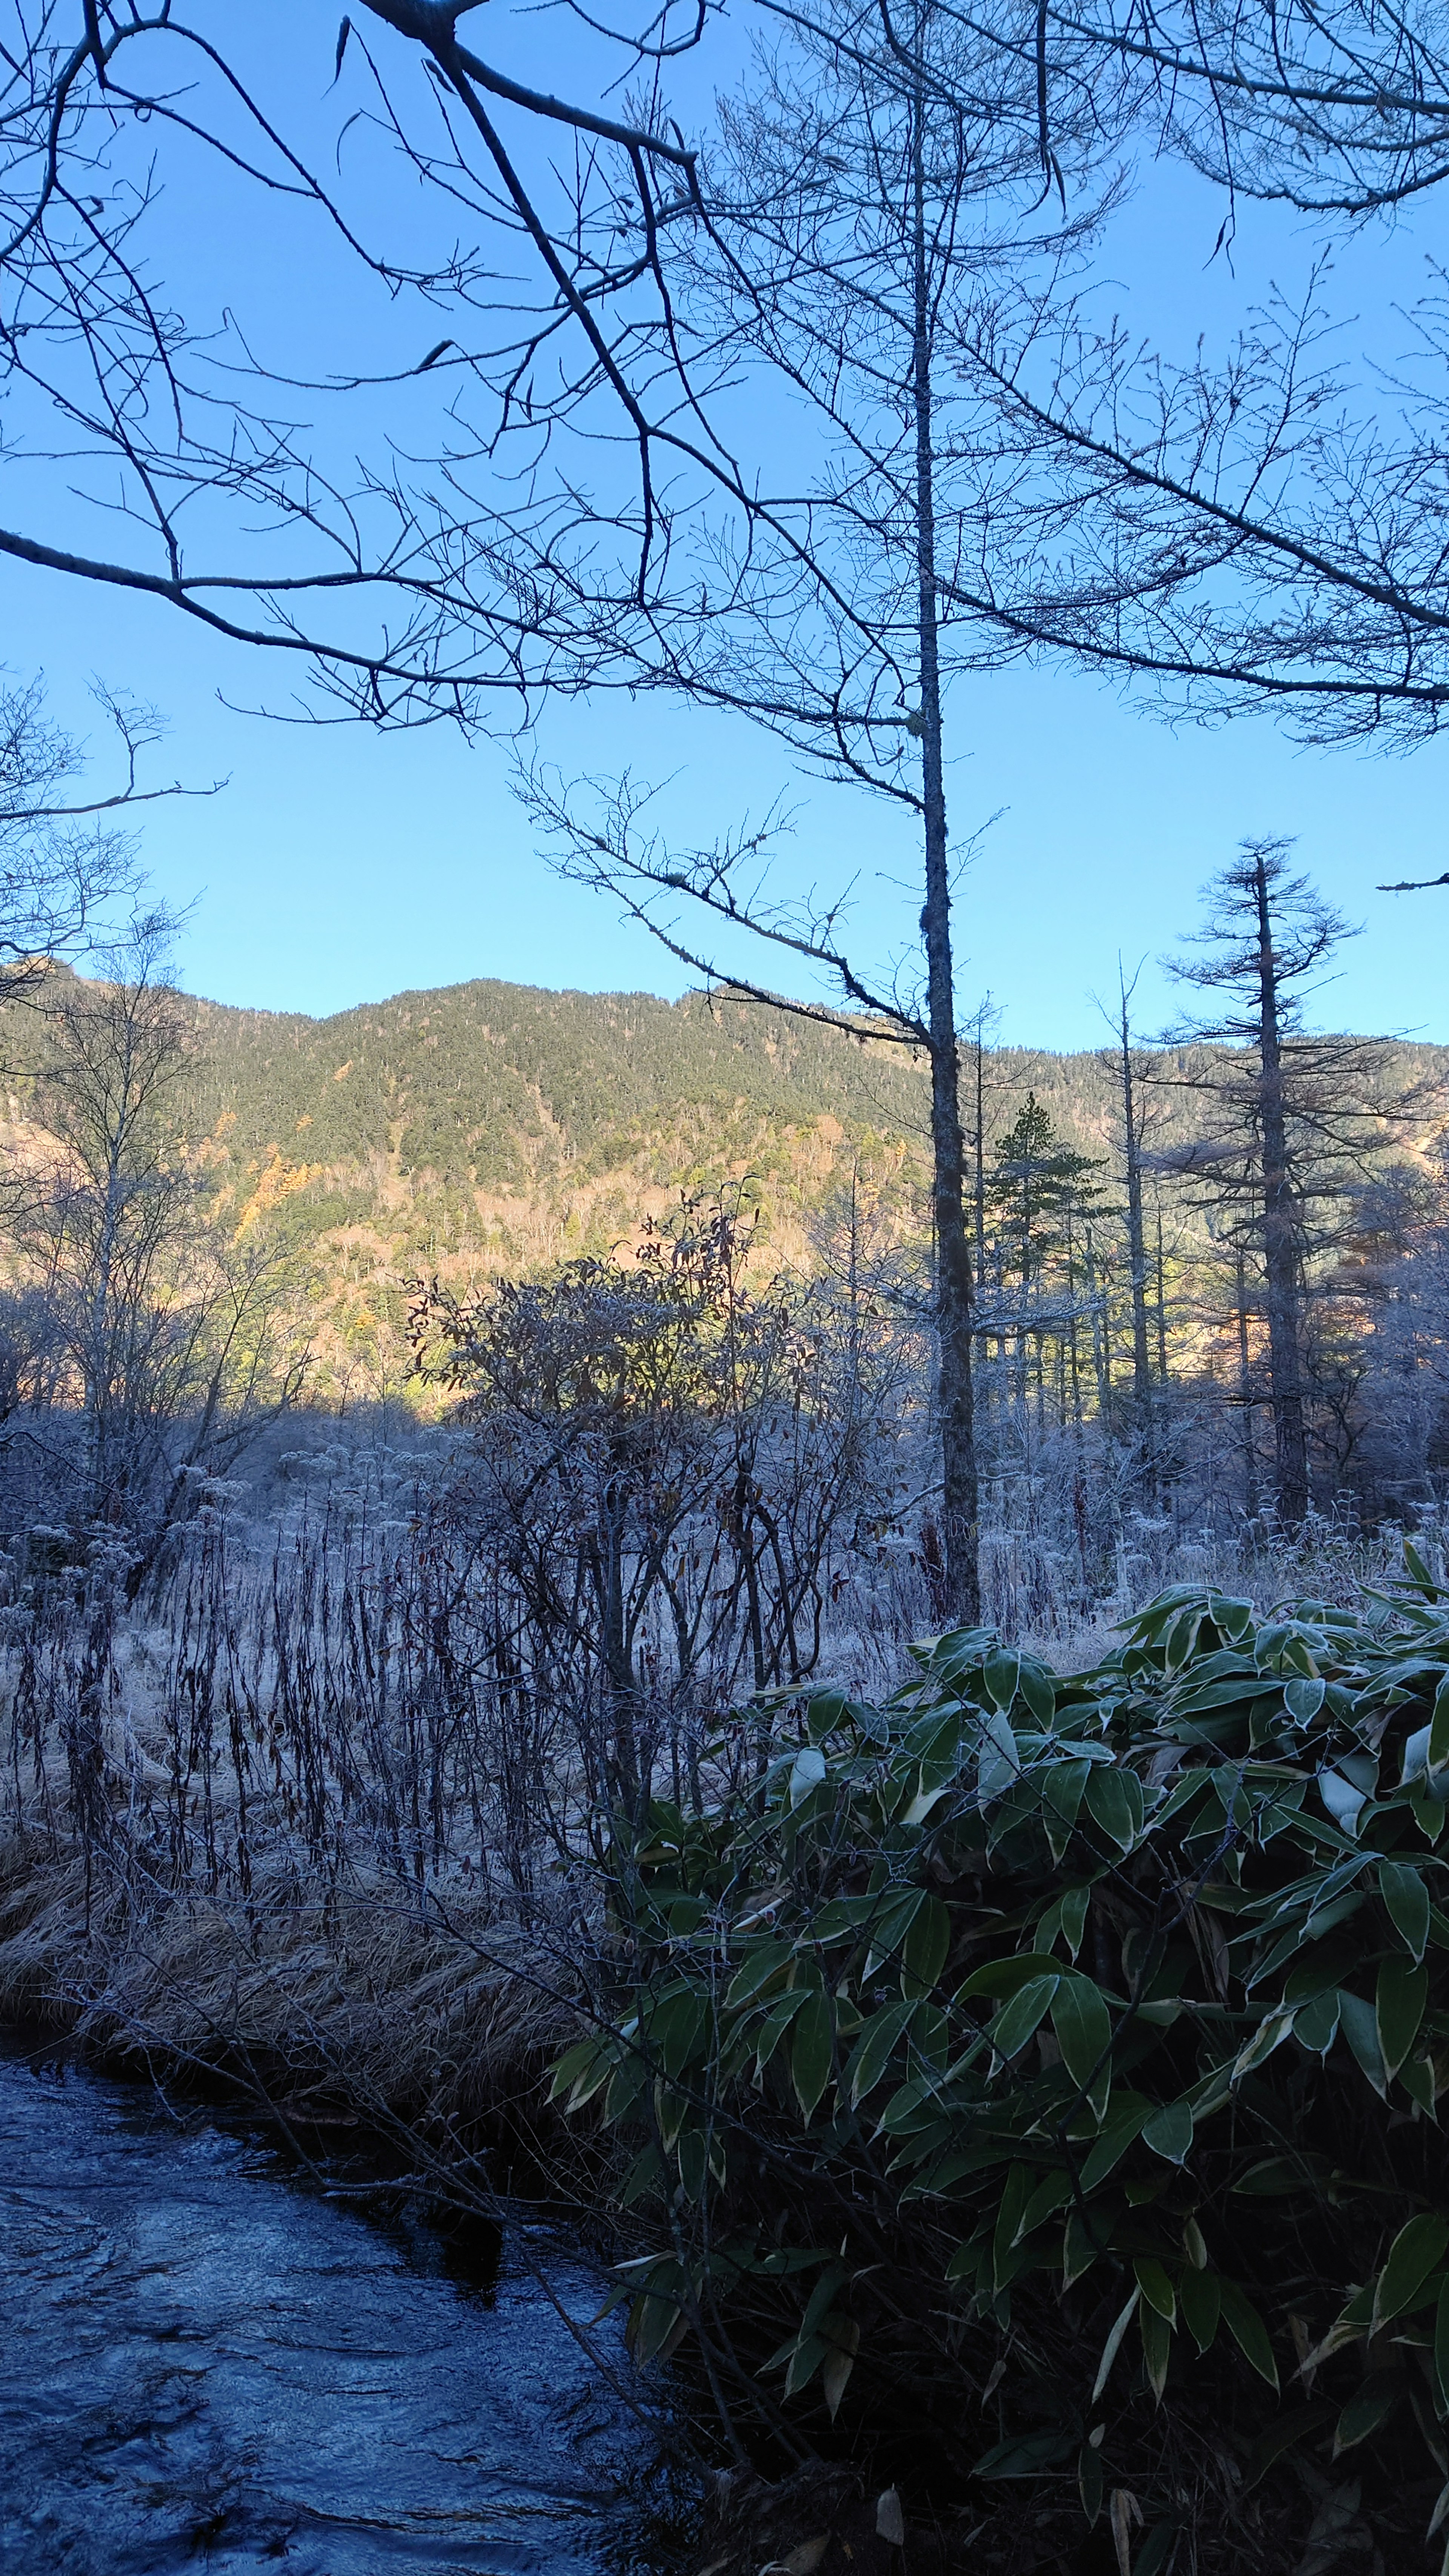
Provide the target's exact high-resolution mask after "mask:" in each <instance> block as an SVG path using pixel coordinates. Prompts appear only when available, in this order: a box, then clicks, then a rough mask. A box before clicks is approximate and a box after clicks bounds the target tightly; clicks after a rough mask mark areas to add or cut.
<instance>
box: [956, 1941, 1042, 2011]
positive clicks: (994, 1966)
mask: <svg viewBox="0 0 1449 2576" xmlns="http://www.w3.org/2000/svg"><path fill="white" fill-rule="evenodd" d="M1061 1973H1062V1963H1061V1961H1060V1959H1054V1958H1053V1957H1052V1955H1051V1952H1050V1951H1049V1950H1018V1951H1016V1952H1015V1953H1014V1954H1013V1956H1012V1957H1011V1958H1009V1959H988V1960H987V1962H986V1964H985V1966H984V1967H981V1968H973V1970H972V1972H971V1974H970V1976H969V1977H963V1978H962V1980H961V1983H960V1985H959V1986H958V1987H957V1989H956V1995H955V2000H956V2002H957V2003H958V2004H964V2003H972V2002H974V2001H975V1999H976V1997H977V1996H978V1995H1014V1994H1015V1993H1016V1992H1017V1990H1018V1988H1019V1987H1021V1986H1025V1985H1028V1984H1029V1983H1030V1981H1031V1979H1032V1978H1033V1977H1059V1976H1060V1975H1061Z"/></svg>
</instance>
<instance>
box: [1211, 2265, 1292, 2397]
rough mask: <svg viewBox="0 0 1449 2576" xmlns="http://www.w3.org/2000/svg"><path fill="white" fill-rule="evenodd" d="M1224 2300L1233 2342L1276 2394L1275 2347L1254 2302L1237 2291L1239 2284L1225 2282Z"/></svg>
mask: <svg viewBox="0 0 1449 2576" xmlns="http://www.w3.org/2000/svg"><path fill="white" fill-rule="evenodd" d="M1194 2278H1195V2279H1197V2280H1206V2279H1208V2278H1209V2275H1208V2274H1207V2273H1204V2272H1199V2273H1196V2274H1195V2275H1194ZM1222 2298H1223V2322H1224V2324H1225V2325H1226V2327H1227V2329H1228V2332H1229V2333H1230V2334H1231V2336H1232V2338H1233V2341H1234V2342H1235V2343H1236V2345H1237V2346H1238V2349H1239V2351H1240V2352H1241V2353H1242V2355H1243V2358H1244V2360H1245V2361H1247V2362H1249V2363H1251V2365H1252V2367H1253V2369H1254V2370H1256V2372H1257V2374H1258V2377H1259V2378H1260V2379H1266V2381H1267V2383H1268V2385H1269V2387H1270V2388H1272V2389H1274V2390H1276V2388H1277V2386H1278V2364H1277V2363H1276V2361H1275V2360H1274V2358H1273V2347H1272V2345H1271V2343H1270V2342H1269V2340H1268V2329H1267V2327H1266V2326H1265V2325H1264V2323H1263V2320H1262V2318H1261V2317H1260V2316H1259V2314H1258V2311H1257V2309H1256V2308H1255V2307H1254V2305H1253V2302H1252V2300H1251V2299H1250V2298H1249V2297H1248V2296H1247V2295H1246V2293H1245V2292H1244V2291H1242V2290H1240V2289H1239V2288H1238V2285H1237V2283H1236V2281H1224V2282H1223V2285H1222Z"/></svg>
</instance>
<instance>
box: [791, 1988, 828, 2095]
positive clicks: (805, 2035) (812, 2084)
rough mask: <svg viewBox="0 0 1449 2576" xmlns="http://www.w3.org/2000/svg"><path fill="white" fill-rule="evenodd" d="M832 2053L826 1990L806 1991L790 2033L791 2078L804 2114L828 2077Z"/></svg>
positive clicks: (825, 2083) (823, 2088)
mask: <svg viewBox="0 0 1449 2576" xmlns="http://www.w3.org/2000/svg"><path fill="white" fill-rule="evenodd" d="M834 2054H835V2014H834V2011H833V2009H832V2006H831V1999H830V1997H829V1995H827V1994H820V1993H816V1994H812V1995H807V1996H806V1998H805V2001H804V2003H803V2005H802V2006H801V2008H800V2011H799V2012H798V2013H797V2014H796V2016H795V2023H794V2027H793V2029H792V2030H791V2033H790V2081H791V2083H792V2084H793V2085H794V2087H795V2097H796V2100H797V2101H798V2102H799V2105H800V2108H801V2110H802V2111H803V2113H804V2115H805V2118H806V2119H807V2120H808V2119H809V2118H810V2116H811V2113H812V2112H813V2111H814V2109H815V2106H816V2104H817V2102H818V2101H819V2099H820V2096H821V2094H822V2093H823V2092H824V2090H825V2087H826V2085H827V2084H828V2083H829V2081H830V2069H831V2063H832V2060H833V2058H834Z"/></svg>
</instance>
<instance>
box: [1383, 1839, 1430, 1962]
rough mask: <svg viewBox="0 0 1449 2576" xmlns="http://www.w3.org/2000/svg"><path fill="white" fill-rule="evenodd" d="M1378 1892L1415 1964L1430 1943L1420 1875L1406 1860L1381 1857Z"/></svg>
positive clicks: (1426, 1897)
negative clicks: (1383, 1858) (1382, 1858)
mask: <svg viewBox="0 0 1449 2576" xmlns="http://www.w3.org/2000/svg"><path fill="white" fill-rule="evenodd" d="M1379 1894H1380V1895H1381V1896H1382V1898H1383V1900H1384V1903H1385V1905H1386V1906H1387V1908H1388V1911H1389V1917H1390V1920H1391V1921H1392V1923H1393V1926H1394V1930H1395V1931H1396V1932H1397V1933H1398V1936H1399V1938H1400V1940H1401V1941H1402V1942H1403V1945H1404V1947H1405V1949H1406V1950H1407V1951H1408V1952H1409V1954H1410V1957H1411V1958H1412V1959H1413V1960H1414V1963H1415V1965H1416V1966H1417V1965H1418V1962H1419V1961H1420V1960H1421V1959H1422V1958H1423V1956H1424V1952H1425V1951H1426V1949H1427V1948H1428V1946H1429V1891H1428V1889H1427V1887H1426V1886H1425V1885H1424V1882H1423V1879H1422V1878H1421V1877H1420V1875H1419V1873H1418V1871H1417V1870H1416V1869H1413V1868H1411V1867H1410V1866H1409V1864H1408V1862H1407V1861H1401V1860H1381V1861H1380V1862H1379Z"/></svg>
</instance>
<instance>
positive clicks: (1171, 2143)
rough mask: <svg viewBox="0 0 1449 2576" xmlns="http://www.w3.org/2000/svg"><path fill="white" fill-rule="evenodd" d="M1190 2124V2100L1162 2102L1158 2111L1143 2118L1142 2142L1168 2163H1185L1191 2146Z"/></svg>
mask: <svg viewBox="0 0 1449 2576" xmlns="http://www.w3.org/2000/svg"><path fill="white" fill-rule="evenodd" d="M1192 2125H1193V2124H1192V2105H1191V2103H1190V2102H1164V2104H1163V2106H1162V2109H1161V2110H1160V2111H1154V2112H1153V2114H1152V2117H1151V2119H1150V2120H1144V2122H1143V2124H1142V2143H1143V2145H1144V2147H1150V2148H1151V2149H1152V2152H1153V2154H1154V2155H1155V2156H1162V2157H1164V2158H1165V2159H1166V2161H1167V2163H1168V2164H1170V2165H1180V2164H1185V2163H1186V2161H1187V2158H1188V2154H1189V2152H1190V2150H1191V2147H1192Z"/></svg>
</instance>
